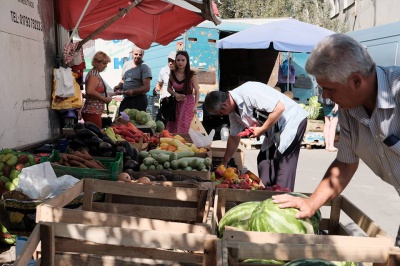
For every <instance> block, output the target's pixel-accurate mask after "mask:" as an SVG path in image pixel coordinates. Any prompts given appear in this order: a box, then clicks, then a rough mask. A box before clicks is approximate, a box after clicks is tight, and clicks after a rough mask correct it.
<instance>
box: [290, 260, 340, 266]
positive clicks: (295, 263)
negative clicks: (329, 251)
mask: <svg viewBox="0 0 400 266" xmlns="http://www.w3.org/2000/svg"><path fill="white" fill-rule="evenodd" d="M285 266H336V264H334V263H333V262H330V261H328V260H322V259H299V260H292V261H290V262H288V263H286V264H285Z"/></svg>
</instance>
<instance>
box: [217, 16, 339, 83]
mask: <svg viewBox="0 0 400 266" xmlns="http://www.w3.org/2000/svg"><path fill="white" fill-rule="evenodd" d="M334 33H335V32H334V31H331V30H328V29H325V28H322V27H319V26H316V25H313V24H309V23H305V22H301V21H299V20H296V19H292V18H286V19H278V20H272V21H271V22H268V23H265V24H262V25H258V26H254V27H251V28H248V29H245V30H242V31H240V32H237V33H235V34H232V35H230V36H228V37H226V38H223V39H221V40H219V41H218V42H217V46H218V48H220V49H268V48H272V49H274V50H276V51H283V52H311V50H312V48H313V47H314V46H315V45H316V44H317V43H318V42H319V41H320V40H322V39H323V38H324V37H326V36H328V35H331V34H334ZM288 57H289V56H288ZM288 73H290V64H288ZM287 85H288V86H287V87H288V88H289V75H288V78H287Z"/></svg>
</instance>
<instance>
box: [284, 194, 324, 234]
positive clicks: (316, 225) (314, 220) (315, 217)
mask: <svg viewBox="0 0 400 266" xmlns="http://www.w3.org/2000/svg"><path fill="white" fill-rule="evenodd" d="M289 194H290V195H292V196H295V197H300V198H304V199H306V198H308V196H307V195H304V194H302V193H299V192H289ZM310 220H311V224H312V226H313V228H314V234H316V233H317V232H318V230H319V225H320V224H321V220H322V215H321V211H320V210H317V211H316V212H315V214H314V215H313V216H312V217H311V218H310Z"/></svg>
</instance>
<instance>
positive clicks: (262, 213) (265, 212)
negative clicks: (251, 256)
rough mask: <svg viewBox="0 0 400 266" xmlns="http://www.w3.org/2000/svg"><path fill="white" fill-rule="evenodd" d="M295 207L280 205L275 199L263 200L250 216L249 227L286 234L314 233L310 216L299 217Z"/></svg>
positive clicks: (252, 229)
mask: <svg viewBox="0 0 400 266" xmlns="http://www.w3.org/2000/svg"><path fill="white" fill-rule="evenodd" d="M298 212H299V210H298V209H295V208H284V209H281V208H279V207H278V204H275V203H274V202H273V199H271V198H270V199H267V200H264V201H263V202H261V204H260V205H258V206H257V207H256V208H255V209H254V211H253V214H252V215H251V217H250V220H249V223H248V229H249V230H250V231H259V232H273V233H285V234H314V228H313V225H312V223H311V220H310V219H309V218H306V219H297V218H296V213H298Z"/></svg>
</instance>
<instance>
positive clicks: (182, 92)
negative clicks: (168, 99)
mask: <svg viewBox="0 0 400 266" xmlns="http://www.w3.org/2000/svg"><path fill="white" fill-rule="evenodd" d="M167 90H168V92H169V93H170V94H172V95H174V96H175V99H176V101H177V103H176V119H175V121H168V122H167V127H166V129H167V130H168V131H169V132H171V133H188V132H189V128H190V123H191V122H192V119H193V115H194V114H196V113H197V104H198V103H199V98H200V92H199V83H198V81H197V76H196V73H195V72H194V71H193V70H191V69H190V63H189V55H188V53H187V52H186V51H178V52H177V53H176V58H175V66H174V70H171V74H170V77H169V82H168V88H167Z"/></svg>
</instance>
